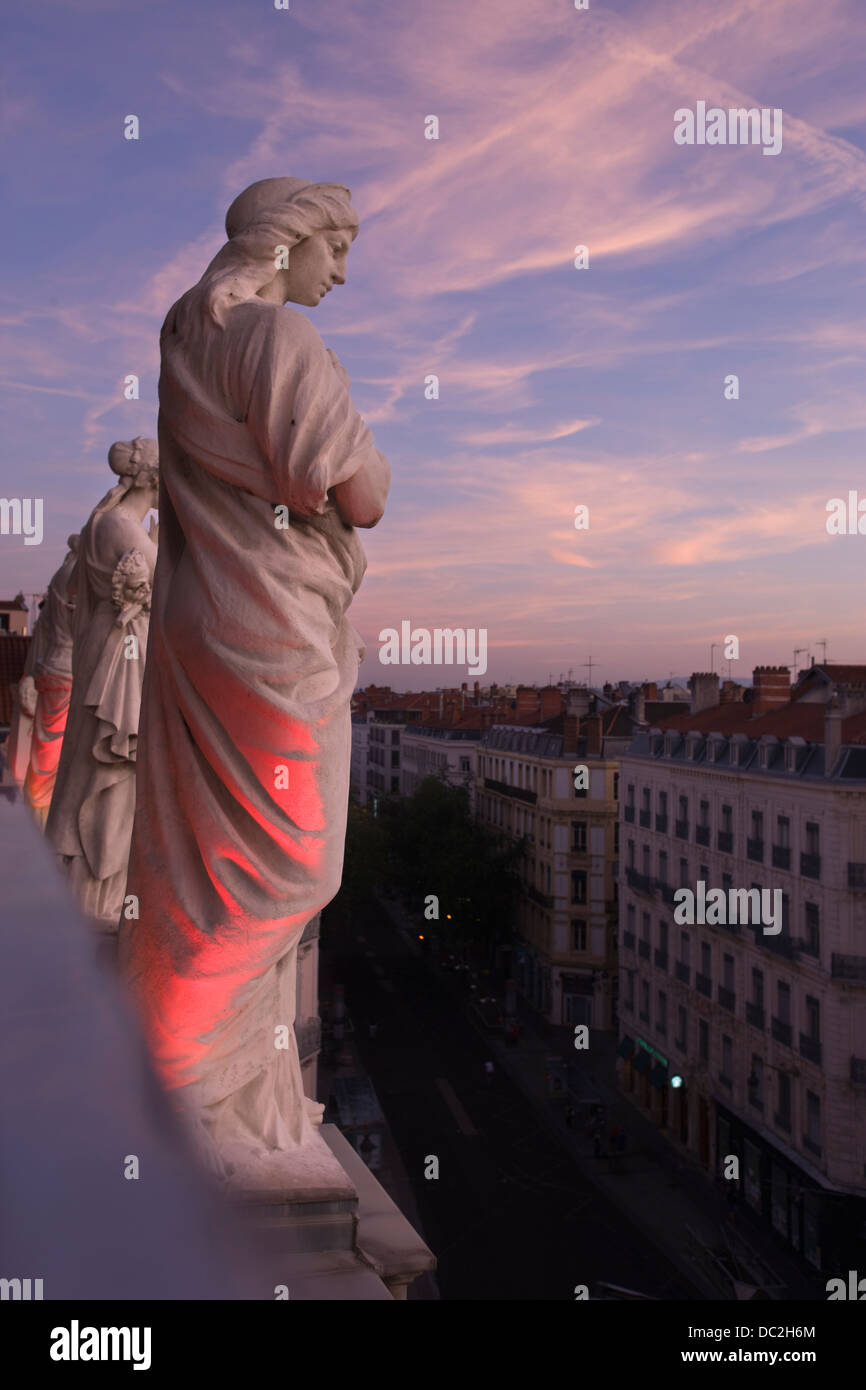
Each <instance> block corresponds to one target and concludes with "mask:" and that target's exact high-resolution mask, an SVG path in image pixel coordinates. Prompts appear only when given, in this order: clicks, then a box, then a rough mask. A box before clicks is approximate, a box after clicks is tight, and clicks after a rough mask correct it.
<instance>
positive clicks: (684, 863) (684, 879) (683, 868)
mask: <svg viewBox="0 0 866 1390" xmlns="http://www.w3.org/2000/svg"><path fill="white" fill-rule="evenodd" d="M688 886H689V861H688V859H681V860H680V887H681V888H688Z"/></svg>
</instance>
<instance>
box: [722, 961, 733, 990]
mask: <svg viewBox="0 0 866 1390" xmlns="http://www.w3.org/2000/svg"><path fill="white" fill-rule="evenodd" d="M722 979H723V981H724V986H725V989H729V990H730V991H731V993H732V994H733V992H734V957H733V956H729V955H728V954H727V953H726V954H725V955H724V956H723V957H722Z"/></svg>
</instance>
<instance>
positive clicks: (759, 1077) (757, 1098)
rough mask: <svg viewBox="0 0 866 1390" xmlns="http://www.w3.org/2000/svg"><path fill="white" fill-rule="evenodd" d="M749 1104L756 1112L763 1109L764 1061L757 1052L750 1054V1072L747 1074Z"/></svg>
mask: <svg viewBox="0 0 866 1390" xmlns="http://www.w3.org/2000/svg"><path fill="white" fill-rule="evenodd" d="M749 1104H750V1105H754V1106H755V1108H756V1109H758V1110H763V1108H764V1059H763V1057H760V1056H759V1055H758V1053H757V1052H753V1053H752V1070H751V1071H750V1072H749Z"/></svg>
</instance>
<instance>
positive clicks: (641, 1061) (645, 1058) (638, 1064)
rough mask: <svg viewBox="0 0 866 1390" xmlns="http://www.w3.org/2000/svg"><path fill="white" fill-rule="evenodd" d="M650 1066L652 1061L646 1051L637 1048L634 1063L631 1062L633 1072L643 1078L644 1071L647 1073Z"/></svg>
mask: <svg viewBox="0 0 866 1390" xmlns="http://www.w3.org/2000/svg"><path fill="white" fill-rule="evenodd" d="M652 1064H653V1059H652V1057H651V1056H650V1055H649V1053H648V1052H647V1051H646V1049H645V1048H643V1047H639V1048H638V1050H637V1053H636V1055H635V1058H634V1061H633V1062H632V1066H633V1067H634V1069H635V1071H636V1072H638V1073H639V1074H640V1075H641V1076H643V1074H644V1072H645V1071H649V1069H650V1067H651V1066H652Z"/></svg>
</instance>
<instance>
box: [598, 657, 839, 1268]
mask: <svg viewBox="0 0 866 1390" xmlns="http://www.w3.org/2000/svg"><path fill="white" fill-rule="evenodd" d="M761 676H763V677H764V681H763V684H762V682H761V679H760V678H761ZM756 680H757V684H758V690H757V696H756V698H755V699H754V700H753V702H752V705H751V710H749V709H748V708H746V707H744V706H743V705H739V706H737V705H728V706H719V707H717V708H704V709H701V710H699V711H696V712H695V713H694V714H692V715H685V716H678V717H677V718H676V719H675V720H674V721H672V723H669V724H666V725H665V726H664V727H663V728H651V729H649V730H645V731H642V732H640V733H638V734H637V735H636V737H635V741H634V743H633V744H632V746H631V748H630V749H629V750H628V752H627V753H626V754H625V755H624V756H623V758H622V768H621V792H622V796H621V825H620V840H621V861H622V874H621V880H622V881H621V893H620V939H619V965H620V988H619V1015H620V1043H619V1056H620V1059H621V1060H620V1062H619V1064H618V1067H619V1084H620V1087H621V1089H622V1090H623V1091H624V1093H625V1094H626V1096H627V1097H628V1098H629V1099H631V1100H632V1102H633V1103H634V1104H636V1105H637V1106H639V1107H640V1108H641V1110H642V1111H644V1112H645V1113H648V1114H650V1115H651V1116H653V1117H654V1118H655V1120H656V1122H657V1123H658V1124H659V1126H660V1127H661V1128H662V1129H663V1130H664V1131H665V1132H666V1134H667V1136H668V1137H669V1138H670V1139H671V1141H672V1142H673V1143H674V1144H676V1145H681V1146H683V1147H684V1148H686V1149H688V1150H689V1151H690V1152H691V1153H692V1154H694V1155H695V1156H696V1157H697V1158H698V1159H699V1160H700V1162H701V1163H702V1164H703V1165H704V1166H705V1167H706V1168H707V1170H708V1172H709V1173H712V1174H714V1175H716V1176H720V1175H721V1174H722V1171H723V1168H724V1162H725V1159H726V1157H727V1156H728V1155H732V1154H733V1155H736V1156H737V1157H738V1159H739V1164H740V1183H739V1187H738V1189H737V1190H738V1195H739V1197H740V1200H742V1201H744V1202H746V1203H747V1204H748V1205H749V1206H750V1207H751V1208H752V1209H753V1210H754V1211H755V1212H757V1213H759V1214H760V1216H761V1217H762V1218H763V1219H764V1220H765V1221H766V1222H767V1223H768V1224H769V1225H770V1226H771V1227H772V1228H773V1229H774V1230H775V1231H776V1233H777V1235H778V1236H779V1237H780V1238H781V1239H782V1240H784V1241H785V1242H787V1243H788V1245H790V1246H791V1247H792V1248H793V1249H794V1250H795V1251H797V1252H798V1253H800V1254H801V1255H802V1256H803V1257H804V1258H805V1259H806V1260H807V1261H808V1262H809V1263H810V1264H811V1265H812V1266H813V1267H815V1268H817V1269H822V1270H823V1269H831V1270H834V1269H835V1265H836V1264H837V1263H838V1262H839V1261H844V1260H845V1259H847V1258H853V1257H854V1253H855V1252H856V1249H857V1248H858V1247H857V1242H858V1241H861V1235H860V1233H861V1232H862V1233H863V1234H864V1235H866V1224H864V1223H866V747H864V746H863V742H862V741H863V740H866V714H863V713H859V712H858V713H854V714H851V713H849V714H848V715H847V717H846V716H844V715H843V713H842V709H841V708H840V707H839V704H838V702H837V701H836V700H835V699H832V700H829V701H828V702H826V703H825V704H824V705H821V704H820V703H806V702H797V701H793V702H792V701H790V698H789V689H788V679H787V672H785V673H784V678H783V676H782V674H781V673H780V671H779V670H778V668H777V669H776V670H770V669H769V668H767V669H765V670H764V671H759V672H756ZM813 686H814V683H813ZM828 694H829V692H828ZM700 881H703V882H704V883H705V884H706V885H707V890H708V891H709V889H710V888H716V889H722V890H723V892H725V893H726V894H727V893H730V891H731V890H732V889H735V890H751V889H754V888H763V889H769V890H771V891H773V892H775V891H777V890H778V891H779V893H780V895H781V898H780V907H781V923H780V925H781V931H779V932H778V934H770V933H768V932H765V930H764V925H763V924H758V925H757V926H751V925H747V924H743V923H742V922H738V923H728V924H727V925H715V926H714V925H701V924H700V923H694V924H690V923H684V922H682V921H680V922H678V921H677V917H676V915H675V914H676V901H677V900H676V898H675V895H676V893H677V890H678V889H680V888H688V889H690V890H692V891H695V890H696V885H697V884H698V882H700ZM680 917H681V918H682V913H680ZM859 1248H861V1249H862V1250H863V1252H864V1254H866V1246H863V1245H862V1243H861V1245H860V1247H859ZM861 1258H863V1255H861ZM845 1267H846V1268H847V1265H846V1266H845Z"/></svg>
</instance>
